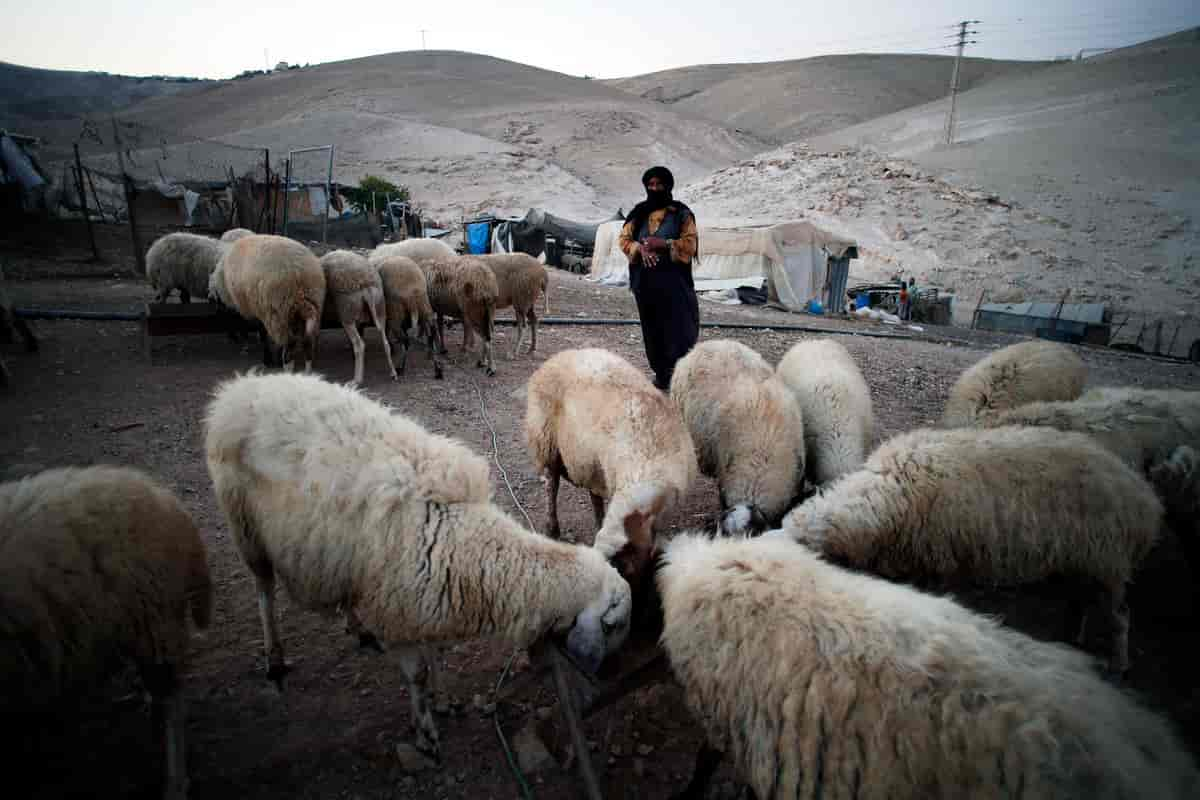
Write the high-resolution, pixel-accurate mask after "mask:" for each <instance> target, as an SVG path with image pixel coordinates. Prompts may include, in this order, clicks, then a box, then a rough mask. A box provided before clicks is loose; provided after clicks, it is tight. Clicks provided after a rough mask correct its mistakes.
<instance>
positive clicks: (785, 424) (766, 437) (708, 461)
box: [671, 339, 805, 534]
mask: <svg viewBox="0 0 1200 800" xmlns="http://www.w3.org/2000/svg"><path fill="white" fill-rule="evenodd" d="M671 400H672V402H674V404H675V406H676V408H678V409H679V412H680V414H681V415H682V417H683V421H684V424H686V425H687V428H688V431H689V433H690V434H691V437H692V442H693V444H694V445H695V447H696V453H697V457H698V460H699V468H700V472H701V473H702V474H704V475H708V476H710V477H713V478H716V480H717V483H718V485H719V487H720V500H721V512H722V518H721V524H720V528H721V530H723V531H724V532H726V533H729V534H734V533H742V532H746V531H753V532H756V533H757V532H761V531H763V530H765V529H766V528H768V527H773V526H775V525H778V524H779V520H780V518H781V517H782V516H783V514H784V512H786V511H787V510H788V509H789V508H790V507H791V506H792V505H793V504H794V503H795V501H796V498H797V497H798V496H799V494H800V491H801V489H802V488H803V485H804V460H805V453H804V422H803V419H802V416H801V413H800V404H799V402H798V401H797V400H796V398H795V397H794V396H793V395H792V393H791V392H790V391H789V390H788V388H787V386H786V385H785V384H784V383H783V381H782V380H780V379H779V378H778V377H777V376H776V375H775V371H774V370H773V369H771V366H770V365H769V364H768V363H767V362H766V360H764V359H763V357H762V356H761V355H759V354H758V353H757V352H755V351H754V350H752V349H750V348H749V347H747V346H745V345H744V344H741V343H740V342H736V341H733V340H731V339H717V340H710V341H706V342H701V343H699V344H697V345H696V346H695V347H693V348H692V349H691V351H690V352H688V354H687V355H685V356H684V357H683V358H681V359H680V360H679V362H678V363H677V364H676V365H675V372H674V374H673V375H672V377H671Z"/></svg>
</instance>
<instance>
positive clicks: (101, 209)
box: [83, 169, 108, 222]
mask: <svg viewBox="0 0 1200 800" xmlns="http://www.w3.org/2000/svg"><path fill="white" fill-rule="evenodd" d="M83 174H84V175H86V176H87V181H88V186H90V187H92V199H93V200H95V201H96V211H97V212H98V213H99V214H100V219H101V221H103V222H107V221H108V218H107V217H105V216H104V206H102V205H100V195H99V194H97V193H96V182H95V181H93V180H92V171H91V170H90V169H85V170H84V171H83Z"/></svg>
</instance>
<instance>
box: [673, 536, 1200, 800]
mask: <svg viewBox="0 0 1200 800" xmlns="http://www.w3.org/2000/svg"><path fill="white" fill-rule="evenodd" d="M656 577H657V584H658V587H659V590H660V593H661V598H662V606H663V617H664V631H663V634H662V638H661V641H662V644H663V647H664V648H665V649H666V652H667V655H668V657H669V659H670V663H671V668H672V670H673V672H674V675H675V677H676V679H677V680H678V681H679V683H680V684H681V685H682V687H683V693H684V699H685V703H686V705H687V707H688V708H689V710H690V711H691V712H692V714H693V716H694V717H695V719H696V720H697V721H698V722H699V723H700V724H701V725H702V726H703V728H704V731H705V733H706V738H707V740H708V747H709V748H710V752H711V754H712V755H713V756H716V757H717V760H719V758H720V756H721V755H725V756H728V757H729V758H730V760H731V761H732V764H733V767H734V769H735V771H736V773H737V774H738V776H739V777H740V778H741V779H742V780H744V781H746V782H748V783H749V784H750V787H751V788H752V789H753V791H754V793H755V796H757V797H758V798H760V800H772V799H773V798H798V797H803V798H819V797H837V798H841V797H847V798H849V797H879V798H908V797H914V798H915V797H931V798H932V797H940V798H952V797H953V798H967V797H970V798H985V799H988V800H990V799H991V798H995V800H999V799H1000V798H1012V797H1027V798H1058V797H1078V798H1082V797H1087V798H1093V800H1117V798H1120V799H1121V800H1133V798H1142V797H1154V798H1163V800H1166V799H1167V798H1179V799H1180V800H1182V798H1192V797H1197V796H1200V772H1198V770H1197V767H1196V763H1195V761H1194V759H1193V757H1192V756H1191V754H1190V753H1189V752H1188V750H1187V748H1186V746H1185V745H1184V743H1183V741H1182V740H1181V738H1180V737H1179V735H1178V734H1177V732H1176V731H1175V730H1174V729H1173V726H1172V725H1171V724H1170V723H1169V722H1168V721H1166V720H1164V719H1162V718H1161V717H1159V716H1158V715H1156V714H1154V713H1152V712H1151V711H1150V710H1148V709H1147V708H1145V707H1143V706H1142V705H1140V704H1139V703H1138V702H1137V700H1136V699H1135V698H1134V697H1133V696H1132V695H1131V694H1128V693H1126V692H1123V691H1121V690H1120V689H1118V688H1116V687H1114V686H1111V685H1110V684H1108V683H1107V682H1106V681H1105V680H1103V679H1102V677H1101V676H1100V675H1098V674H1097V672H1096V670H1095V668H1094V666H1093V664H1092V660H1091V659H1090V658H1089V657H1088V656H1086V655H1085V654H1083V653H1079V652H1078V651H1075V650H1072V649H1071V648H1068V647H1064V646H1062V645H1059V644H1053V643H1047V642H1040V641H1038V640H1036V639H1033V638H1032V637H1029V636H1026V635H1023V634H1021V633H1019V632H1017V631H1014V630H1011V629H1007V628H1005V627H1003V626H1001V625H1000V624H998V623H997V622H996V621H995V620H993V619H991V618H989V617H986V616H984V615H982V614H976V613H972V612H971V611H969V610H968V609H966V608H964V607H962V606H960V605H958V604H957V603H955V602H952V601H951V600H950V599H947V598H942V597H937V596H934V595H931V594H926V593H923V592H919V591H916V590H914V589H912V588H910V587H907V586H903V585H898V584H893V583H890V582H888V581H884V580H881V579H879V578H875V577H872V576H868V575H861V574H855V573H853V572H848V571H846V570H843V569H839V568H838V567H836V566H833V565H831V564H828V563H825V562H824V561H822V560H821V559H820V558H819V557H817V556H816V555H815V554H813V553H811V552H809V551H807V550H805V548H802V547H796V546H794V545H791V544H790V543H788V542H785V541H780V540H777V539H773V538H771V537H767V538H763V537H759V538H756V539H743V538H737V539H715V540H710V539H707V538H705V537H702V536H698V535H695V534H684V535H680V536H676V537H675V538H674V539H673V540H672V541H671V542H670V544H669V545H667V547H666V551H665V554H664V555H663V557H662V559H661V560H660V567H659V571H658V573H657V576H656ZM714 768H715V765H709V769H708V770H707V772H708V774H711V772H712V771H713V769H714ZM702 769H703V765H702V764H698V769H697V773H698V778H699V779H698V780H693V784H692V785H691V786H689V792H688V794H687V795H686V796H689V797H699V796H700V792H699V791H697V789H699V788H702V787H698V786H697V785H696V784H697V783H699V782H701V781H703V780H704V778H705V777H706V776H703V775H699V773H700V772H701V771H702Z"/></svg>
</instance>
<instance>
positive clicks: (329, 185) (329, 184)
mask: <svg viewBox="0 0 1200 800" xmlns="http://www.w3.org/2000/svg"><path fill="white" fill-rule="evenodd" d="M331 208H333V145H329V172H328V173H327V174H326V175H325V215H324V217H323V218H322V220H321V244H326V243H327V232H328V230H329V210H330V209H331Z"/></svg>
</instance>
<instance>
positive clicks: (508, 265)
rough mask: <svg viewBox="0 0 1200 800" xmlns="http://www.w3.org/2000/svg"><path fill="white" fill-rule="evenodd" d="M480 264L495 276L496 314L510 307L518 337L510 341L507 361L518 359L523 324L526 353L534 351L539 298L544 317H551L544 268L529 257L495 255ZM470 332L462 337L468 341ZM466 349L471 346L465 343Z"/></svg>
mask: <svg viewBox="0 0 1200 800" xmlns="http://www.w3.org/2000/svg"><path fill="white" fill-rule="evenodd" d="M479 259H480V260H481V261H483V263H485V264H487V265H488V266H489V267H491V268H492V272H493V273H494V274H495V276H496V285H497V288H498V289H499V292H500V293H499V295H498V296H497V298H496V310H497V311H499V310H500V309H503V308H508V307H510V306H511V307H512V310H513V314H514V315H515V316H516V324H517V335H516V337H515V339H514V340H513V346H512V354H511V356H510V358H516V357H517V351H518V350H519V349H520V347H521V339H522V338H524V336H525V325H526V322H528V324H529V336H530V341H529V352H530V353H532V352H533V351H535V350H537V329H538V318H537V298H538V293H539V292H540V293H541V294H542V297H543V298H544V300H545V311H546V314H547V315H549V314H550V274H549V273H548V272H547V271H546V267H545V265H543V264H541V263H540V262H539V261H538V260H537V259H536V258H534V257H533V256H531V255H529V254H528V253H496V254H491V255H484V256H479ZM469 335H470V330H469V329H468V328H466V327H465V326H464V330H463V336H464V338H466V337H469ZM467 346H468V347H469V346H470V343H469V341H468V343H467Z"/></svg>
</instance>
